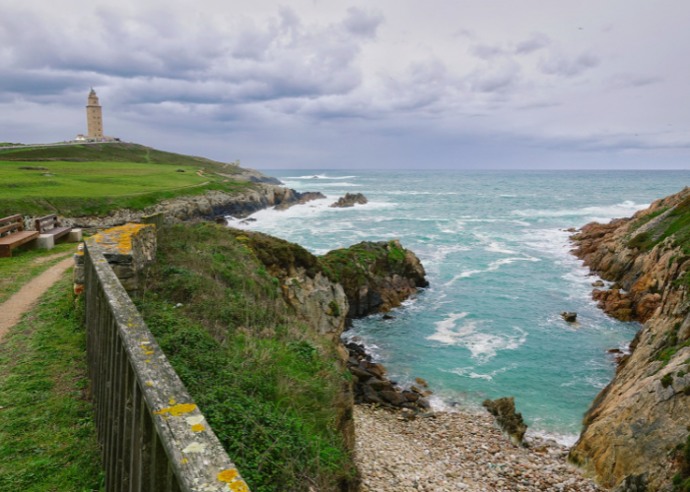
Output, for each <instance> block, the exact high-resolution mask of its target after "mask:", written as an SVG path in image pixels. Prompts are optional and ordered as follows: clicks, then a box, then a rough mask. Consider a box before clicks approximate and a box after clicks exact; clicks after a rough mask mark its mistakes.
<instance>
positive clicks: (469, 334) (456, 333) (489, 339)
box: [426, 313, 527, 377]
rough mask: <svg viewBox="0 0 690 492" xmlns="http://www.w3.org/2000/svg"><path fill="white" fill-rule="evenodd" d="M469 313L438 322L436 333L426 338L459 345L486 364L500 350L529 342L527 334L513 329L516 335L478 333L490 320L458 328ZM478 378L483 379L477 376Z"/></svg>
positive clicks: (436, 323)
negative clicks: (458, 323)
mask: <svg viewBox="0 0 690 492" xmlns="http://www.w3.org/2000/svg"><path fill="white" fill-rule="evenodd" d="M468 314H469V313H459V314H454V313H450V314H449V315H448V317H447V318H446V319H444V320H443V321H437V322H435V323H434V325H436V331H435V332H434V333H433V334H432V335H429V336H428V337H426V339H427V340H432V341H436V342H440V343H442V344H444V345H457V346H461V347H465V348H466V349H468V350H469V351H470V352H471V353H472V358H474V359H478V360H479V361H480V362H486V361H488V360H489V359H491V358H493V357H495V356H496V353H497V352H498V351H500V350H515V349H517V348H519V347H520V346H521V345H522V344H523V343H525V341H526V340H527V332H525V331H524V330H522V329H521V328H518V327H517V326H515V327H513V328H514V329H515V331H516V332H517V334H516V335H514V336H510V335H494V334H489V333H483V332H480V331H477V327H478V326H479V325H480V324H483V323H486V322H489V320H481V321H479V320H468V321H466V322H465V323H463V324H462V325H461V326H456V323H457V321H458V320H461V319H463V318H465V317H466V316H467V315H468ZM477 377H481V376H479V375H477Z"/></svg>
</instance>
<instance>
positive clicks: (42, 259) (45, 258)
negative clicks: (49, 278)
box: [34, 251, 74, 265]
mask: <svg viewBox="0 0 690 492" xmlns="http://www.w3.org/2000/svg"><path fill="white" fill-rule="evenodd" d="M72 254H74V251H70V252H68V253H57V254H55V255H50V256H41V257H39V258H36V260H35V261H34V265H41V264H43V263H46V262H48V261H50V260H54V259H55V258H60V257H61V256H67V255H69V256H72Z"/></svg>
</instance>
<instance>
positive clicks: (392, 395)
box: [379, 390, 407, 406]
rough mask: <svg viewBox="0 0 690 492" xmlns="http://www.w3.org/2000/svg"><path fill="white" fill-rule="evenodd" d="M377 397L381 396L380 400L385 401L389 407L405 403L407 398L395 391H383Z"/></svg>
mask: <svg viewBox="0 0 690 492" xmlns="http://www.w3.org/2000/svg"><path fill="white" fill-rule="evenodd" d="M379 395H381V398H383V399H384V400H386V401H387V402H388V403H390V404H391V405H396V406H397V405H401V404H403V403H407V398H405V397H404V396H403V395H402V394H400V393H398V392H397V391H389V390H383V391H381V392H379Z"/></svg>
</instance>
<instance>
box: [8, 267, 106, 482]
mask: <svg viewBox="0 0 690 492" xmlns="http://www.w3.org/2000/svg"><path fill="white" fill-rule="evenodd" d="M71 274H72V270H71V269H70V270H68V271H67V272H66V273H65V276H64V277H63V279H62V280H60V281H59V282H58V283H57V284H55V285H54V286H53V287H52V288H51V289H50V290H49V291H48V292H47V293H46V294H45V295H44V296H43V297H41V299H40V300H39V302H38V305H37V306H36V307H35V308H34V309H33V310H32V311H31V312H30V313H27V315H26V316H24V318H23V319H22V321H21V322H20V323H19V324H17V325H16V326H15V327H13V328H12V329H11V330H10V332H9V333H8V334H7V335H5V337H4V339H3V343H2V344H0V492H16V491H20V490H21V491H22V492H53V491H65V492H66V491H70V492H86V491H89V492H90V491H102V490H104V487H103V485H102V484H103V472H102V471H101V466H100V453H99V448H98V442H97V440H96V432H95V428H94V423H93V418H92V409H91V403H90V402H89V400H88V399H87V398H86V393H87V389H88V386H89V380H88V378H87V376H86V362H85V358H86V351H85V350H86V334H85V331H84V326H83V322H82V319H83V314H82V313H83V301H77V300H76V299H75V297H74V294H73V293H72V279H71Z"/></svg>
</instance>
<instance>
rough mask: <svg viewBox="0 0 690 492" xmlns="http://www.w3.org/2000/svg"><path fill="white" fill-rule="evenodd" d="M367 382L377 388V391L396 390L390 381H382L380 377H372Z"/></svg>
mask: <svg viewBox="0 0 690 492" xmlns="http://www.w3.org/2000/svg"><path fill="white" fill-rule="evenodd" d="M366 384H368V385H369V386H370V387H372V388H373V389H375V390H376V391H394V387H393V385H392V384H391V383H389V382H388V381H381V380H380V379H376V378H371V379H369V380H368V381H367V382H366Z"/></svg>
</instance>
